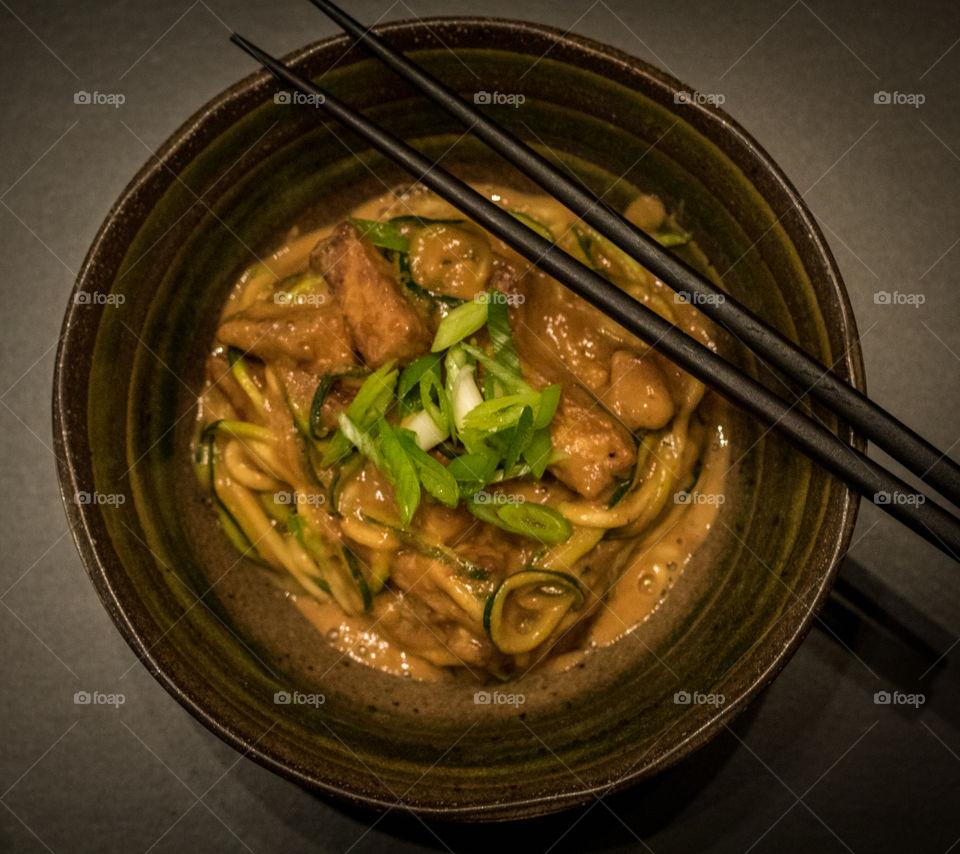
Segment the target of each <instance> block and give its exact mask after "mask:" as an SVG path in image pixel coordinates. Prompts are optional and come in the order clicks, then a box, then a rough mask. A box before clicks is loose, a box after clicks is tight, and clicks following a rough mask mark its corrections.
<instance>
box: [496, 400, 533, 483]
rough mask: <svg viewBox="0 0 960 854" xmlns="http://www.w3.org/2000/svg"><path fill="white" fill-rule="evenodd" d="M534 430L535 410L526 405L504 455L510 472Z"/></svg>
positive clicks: (506, 467) (505, 465) (506, 466)
mask: <svg viewBox="0 0 960 854" xmlns="http://www.w3.org/2000/svg"><path fill="white" fill-rule="evenodd" d="M533 430H534V426H533V410H532V409H531V408H530V407H529V406H525V407H523V412H521V413H520V420H519V421H517V426H516V427H514V429H513V435H512V436H511V438H510V443H509V444H508V445H507V449H506V452H505V453H504V455H503V469H504V471H507V472H509V471H510V470H511V469H512V468H513V467H514V466H515V465H516V464H517V460H518V459H520V454H521V453H523V451H524V450H525V449H526V447H527V445H529V444H530V440H531V439H532V438H533Z"/></svg>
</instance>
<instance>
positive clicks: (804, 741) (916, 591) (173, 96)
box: [0, 0, 960, 854]
mask: <svg viewBox="0 0 960 854" xmlns="http://www.w3.org/2000/svg"><path fill="white" fill-rule="evenodd" d="M348 5H349V6H350V8H351V9H352V10H353V11H354V13H355V14H356V15H357V16H358V17H359V18H360V19H362V20H364V21H367V22H373V21H376V20H379V19H383V20H389V19H396V18H409V17H413V16H428V15H436V14H490V15H497V16H510V17H522V18H526V19H530V20H535V21H541V22H544V23H548V24H551V25H553V26H556V27H559V28H560V29H563V30H566V29H570V30H572V31H575V32H577V33H582V34H584V35H587V36H591V37H593V38H596V39H599V40H601V41H604V42H608V43H610V44H612V45H615V46H617V47H618V48H621V49H622V50H625V51H628V52H630V53H633V54H635V55H637V56H640V57H642V58H644V59H647V60H649V61H650V62H653V63H655V64H657V65H659V66H661V67H663V68H665V69H668V70H669V71H671V72H672V73H673V74H674V75H676V76H677V77H679V78H680V79H681V80H684V81H685V82H687V83H688V84H689V85H690V87H691V88H696V89H697V90H699V91H700V92H704V93H719V94H722V95H723V96H724V97H725V99H726V102H725V105H724V106H725V109H726V110H727V111H728V112H729V113H731V114H732V115H733V116H734V117H735V118H736V119H738V120H739V121H740V122H741V123H742V124H743V125H744V126H745V127H746V128H747V129H748V130H749V131H750V132H751V133H753V134H754V135H755V137H756V138H757V139H758V140H759V141H760V143H761V144H762V145H763V146H765V147H766V148H767V150H768V151H769V152H770V153H771V154H772V155H773V157H774V158H775V159H776V160H777V161H778V162H779V163H780V164H781V166H782V167H783V168H784V170H785V171H786V173H787V174H788V175H789V176H790V178H791V179H792V180H793V182H794V183H795V184H796V186H797V187H798V188H799V189H800V190H801V191H802V192H803V194H804V197H805V199H806V201H807V203H808V204H809V206H810V208H811V209H812V211H813V213H814V214H815V215H816V216H817V218H818V220H819V221H820V224H821V226H822V228H823V230H824V233H825V234H826V236H827V238H828V240H829V242H830V244H831V246H832V247H833V250H834V252H835V254H836V256H837V260H838V262H839V264H840V268H841V270H842V272H843V275H844V277H845V279H846V283H847V288H848V290H849V291H850V296H851V300H852V302H853V306H854V309H855V312H856V317H857V321H858V323H859V327H860V333H861V336H862V346H863V350H864V356H865V360H866V366H867V376H868V381H869V387H870V392H871V394H872V395H873V396H874V397H875V399H876V400H877V401H879V402H880V403H881V404H882V405H884V406H887V407H889V408H891V409H893V410H894V411H895V412H897V413H900V414H901V415H902V416H903V417H905V418H906V419H907V420H908V421H910V422H911V424H912V425H913V426H914V427H916V428H917V429H918V430H920V431H921V432H922V433H924V434H926V435H927V436H928V437H929V438H930V439H931V440H932V441H933V442H934V443H936V444H937V445H938V446H940V447H943V448H946V449H948V450H950V451H951V452H952V454H953V456H954V457H957V456H960V446H958V443H960V438H958V436H960V407H958V400H960V322H958V321H960V310H958V307H957V302H958V295H957V290H956V284H955V283H956V280H957V275H956V272H955V270H956V268H955V265H956V264H957V263H958V262H960V248H958V243H960V193H958V192H957V190H958V187H960V89H958V85H957V83H958V78H960V45H958V41H960V38H958V37H960V6H958V5H957V4H955V3H948V2H940V3H937V2H926V0H918V2H912V3H886V4H884V3H871V2H866V0H862V2H839V3H827V2H824V0H809V2H807V0H794V2H792V3H791V2H790V0H780V2H776V3H764V2H760V1H759V0H752V2H739V3H719V2H718V3H707V2H691V0H669V2H667V1H666V0H651V2H645V3H642V4H640V3H636V2H629V0H596V2H590V0H583V1H582V2H575V3H559V2H546V0H527V2H524V3H516V2H507V0H473V2H465V0H446V2H442V3H440V2H426V0H411V2H410V5H408V4H407V3H406V2H404V0H398V2H395V3H392V4H391V3H389V2H387V0H369V1H368V2H356V3H350V4H348ZM0 25H2V31H0V32H2V35H0V38H2V43H0V44H2V50H0V69H2V79H3V81H4V83H3V86H2V87H0V105H2V106H0V109H2V140H3V143H2V145H3V148H2V158H0V205H2V210H0V223H2V231H0V241H2V246H3V249H2V252H0V269H2V275H0V288H2V295H3V303H2V306H3V308H2V311H3V315H2V317H3V321H2V323H3V334H2V335H0V350H2V353H3V360H2V368H0V404H2V406H0V443H2V447H3V467H2V470H0V471H2V474H0V478H2V489H3V495H4V498H5V500H4V502H3V523H2V526H0V537H2V544H3V545H2V554H3V561H2V566H0V573H2V578H0V593H2V595H0V604H2V605H3V607H2V608H0V638H2V649H3V654H2V656H0V673H2V698H0V712H2V718H0V719H2V722H3V737H2V748H0V790H2V794H0V804H2V807H3V809H0V849H2V850H4V851H16V852H21V851H23V852H28V851H42V850H44V849H46V850H48V851H56V852H65V851H70V852H73V851H78V852H80V851H91V852H103V854H105V852H114V851H117V852H130V851H156V852H162V851H205V852H206V851H254V852H267V851H283V852H286V854H293V853H294V852H297V851H307V850H311V851H312V850H317V851H356V852H362V851H388V850H389V851H423V850H434V849H437V850H447V849H449V850H454V851H469V850H478V851H489V850H491V846H497V847H499V846H503V845H508V846H509V849H508V850H521V848H522V850H529V851H536V852H543V851H587V850H639V849H645V850H652V851H656V852H670V851H684V852H685V851H723V852H728V851H730V852H733V851H739V852H743V851H758V852H759V851H774V852H782V851H804V852H806V851H818V852H821V851H823V852H832V851H843V850H846V851H854V852H862V851H910V852H934V854H941V852H946V851H948V850H951V849H953V850H960V691H958V679H957V674H958V669H960V665H958V659H960V646H956V644H957V642H958V637H957V635H958V633H960V576H958V573H957V567H956V565H953V564H951V562H950V561H948V560H947V559H946V558H944V557H943V556H942V555H940V554H939V553H938V552H937V551H935V550H934V549H933V548H932V547H930V546H928V545H926V544H925V543H924V542H923V541H921V540H920V539H918V538H917V537H915V536H913V535H911V534H909V533H908V532H906V531H905V530H904V529H902V528H900V527H898V526H897V525H896V524H894V523H893V522H892V521H890V520H889V519H888V518H887V517H885V516H884V515H883V514H882V513H880V512H879V511H877V510H876V509H875V508H873V507H872V506H870V505H867V506H865V507H863V508H862V510H861V514H860V519H859V522H858V524H857V530H856V534H855V539H854V545H853V548H852V549H851V551H850V555H849V557H848V561H847V564H846V565H845V566H844V569H843V574H842V578H843V579H844V582H845V586H844V589H843V591H842V592H843V594H844V595H843V596H835V598H834V599H833V600H832V601H831V603H830V605H829V606H828V608H827V610H826V611H825V612H824V614H823V616H822V618H821V620H820V621H819V622H818V623H817V626H816V628H815V629H814V631H812V632H811V634H810V636H809V637H808V639H807V640H806V641H805V643H804V644H803V646H802V648H801V649H800V651H799V652H798V653H797V655H796V656H795V657H794V658H793V659H792V661H791V662H790V663H789V665H788V666H787V668H786V670H785V671H784V673H783V674H782V676H781V677H780V678H779V679H778V680H777V681H776V682H775V683H774V685H773V686H772V687H771V688H770V689H769V690H768V691H767V692H766V693H765V694H764V695H763V696H762V698H761V699H760V700H759V701H758V702H757V703H756V704H755V705H754V706H753V707H752V708H751V709H750V710H749V711H748V712H747V713H746V714H745V715H743V716H742V717H741V718H739V719H738V720H737V721H736V722H735V723H734V725H733V726H731V727H730V728H729V729H728V730H727V731H725V732H723V733H722V734H721V735H720V736H719V737H718V738H717V739H716V740H715V741H713V742H712V743H711V744H710V745H708V746H707V747H706V748H704V749H703V750H701V751H700V752H699V753H698V754H696V755H695V756H694V757H692V758H691V759H689V760H688V761H686V762H684V763H682V764H681V765H679V766H678V767H675V768H674V769H672V770H670V771H668V772H667V773H665V774H663V775H661V776H660V777H659V778H657V779H656V780H653V781H651V782H648V783H645V784H643V785H641V786H638V787H635V788H633V789H630V790H628V791H627V792H625V793H622V794H619V795H617V796H615V797H613V798H611V799H609V800H608V801H605V802H602V803H599V802H598V803H594V804H593V805H591V806H590V807H589V808H587V809H583V810H579V811H575V812H569V813H564V814H561V815H558V816H553V817H549V818H546V819H540V820H535V821H530V822H525V823H523V824H520V825H515V826H512V827H509V828H505V827H497V826H490V827H458V826H455V825H444V824H432V825H430V826H429V827H428V826H427V825H425V824H423V823H420V822H418V821H416V820H414V819H411V818H409V817H408V816H407V817H405V816H404V815H403V813H402V810H395V811H393V812H391V813H389V814H388V815H387V816H386V817H383V818H380V819H377V818H376V817H372V816H370V815H367V814H364V813H358V812H354V811H350V810H344V809H342V808H341V807H339V806H337V805H335V804H333V803H330V802H327V801H324V800H321V799H318V798H316V797H314V796H312V795H310V794H308V793H306V792H304V791H301V790H300V789H298V788H296V787H295V786H293V785H291V784H290V783H287V782H285V781H283V780H281V779H280V778H278V777H275V776H273V775H272V774H271V773H270V772H268V771H266V770H264V769H262V768H260V767H259V766H257V765H255V764H254V763H252V762H250V761H248V760H245V759H242V758H241V757H240V756H239V755H238V754H236V753H234V752H233V751H232V750H231V749H230V748H228V747H227V746H226V745H224V744H223V743H221V742H220V741H219V740H218V739H217V738H216V737H215V736H213V735H212V734H210V733H209V732H208V731H207V730H205V729H204V728H203V727H202V726H200V725H199V724H198V723H196V722H195V721H194V720H193V719H192V718H191V717H190V715H188V714H187V712H185V711H184V710H183V709H182V708H181V707H180V706H179V705H178V704H177V703H176V702H175V701H174V700H173V699H172V698H171V697H169V696H168V695H167V694H166V693H165V692H164V691H163V690H162V689H161V688H160V686H159V685H158V684H157V683H156V682H154V680H153V679H152V678H151V677H150V676H149V675H148V674H147V672H146V670H145V669H144V668H143V667H141V666H140V665H139V664H138V663H137V661H136V659H135V657H134V655H133V653H132V652H131V651H130V649H129V648H128V647H127V646H126V644H125V643H124V642H123V640H122V639H121V638H120V635H119V634H118V633H117V631H116V630H115V629H114V627H113V625H112V624H111V622H110V619H109V618H108V617H107V615H106V613H105V611H104V610H103V608H102V607H101V605H100V603H99V601H98V599H97V597H96V595H95V593H94V590H93V587H92V586H91V584H90V583H89V581H88V580H87V578H86V575H85V574H84V571H83V567H82V565H81V563H80V559H79V557H78V555H77V553H76V550H75V548H74V545H73V542H72V540H71V538H70V536H69V535H68V532H67V527H66V523H65V519H64V514H63V511H62V508H61V506H60V499H59V497H58V491H57V483H56V475H55V467H54V457H53V453H52V450H51V428H50V385H51V374H52V366H53V357H54V351H55V347H56V343H57V335H58V332H59V327H60V318H61V316H62V313H63V310H64V308H65V305H66V300H67V294H68V293H69V290H70V288H71V285H72V283H73V280H74V277H75V274H76V271H77V269H78V267H79V265H80V264H81V262H82V259H83V256H84V254H85V252H86V249H87V247H88V245H89V244H90V242H91V240H92V238H93V236H94V234H95V232H96V229H97V228H98V226H99V225H100V222H101V221H102V220H103V217H104V216H105V214H106V213H107V211H108V209H109V207H110V205H111V203H112V202H113V200H114V199H115V198H116V197H117V196H118V194H119V193H120V191H121V190H122V189H123V187H124V185H125V184H126V183H127V181H128V180H129V178H130V177H131V176H132V175H133V174H134V172H136V170H137V169H138V168H139V167H140V165H141V164H142V163H143V162H144V161H145V160H146V159H147V158H148V157H149V156H150V151H148V150H147V147H149V148H151V149H152V148H155V147H156V146H158V145H159V144H160V143H161V142H162V141H163V140H164V139H165V138H166V137H167V136H168V135H169V134H170V133H171V132H172V131H173V130H174V129H175V128H176V127H177V126H178V125H179V124H180V123H181V122H182V121H183V120H184V119H185V118H186V117H187V116H189V115H190V114H191V113H192V112H193V111H194V110H196V109H197V108H198V107H199V106H200V105H202V104H203V103H204V102H205V101H206V100H208V99H209V98H210V97H212V96H213V95H214V94H216V93H217V92H219V91H220V90H221V89H223V88H224V87H226V86H227V85H229V84H230V83H232V82H234V81H235V80H237V79H238V78H239V77H241V76H243V75H245V74H247V73H248V72H249V71H250V70H251V67H252V66H251V65H250V63H249V62H248V60H246V59H245V58H244V57H242V56H240V55H239V53H238V52H237V50H236V49H235V48H233V47H231V46H230V45H229V44H228V42H227V40H226V37H227V34H228V30H230V29H238V30H241V31H243V32H245V33H246V34H248V35H250V36H252V37H253V38H255V39H258V40H260V41H262V42H263V43H264V44H265V46H267V47H268V48H272V49H273V50H274V51H275V52H285V51H287V50H291V49H293V48H295V47H298V46H300V45H301V44H303V43H305V42H308V41H312V40H315V39H319V38H323V37H326V36H328V35H331V34H333V32H334V28H333V27H332V25H331V24H329V23H328V22H327V21H326V20H325V19H324V18H323V17H322V16H321V15H320V14H319V13H316V12H315V11H314V10H313V9H312V7H310V6H309V4H307V3H306V2H302V0H297V2H294V0H279V2H276V0H275V2H270V3H263V2H259V3H258V2H239V0H238V2H228V0H196V2H191V0H179V2H174V0H165V2H154V3H147V2H140V3H129V2H111V3H94V2H74V3H57V2H36V3H28V2H26V0H0ZM81 90H85V91H100V92H110V93H121V94H123V95H124V98H125V102H124V103H123V105H122V106H121V107H119V108H113V107H109V106H103V107H95V106H87V105H82V104H75V103H74V93H75V92H78V91H81ZM881 90H883V91H889V92H899V93H902V94H913V95H922V96H923V99H924V103H922V104H921V105H919V106H917V105H915V104H908V103H904V104H896V103H892V104H882V103H881V104H876V103H874V93H875V92H877V91H881ZM912 100H913V101H914V102H916V101H917V100H919V99H918V98H914V99H912ZM881 291H886V292H889V293H893V292H895V291H896V292H899V293H901V294H907V295H920V296H922V297H923V300H922V304H921V305H916V303H918V302H921V300H919V299H913V300H912V301H911V302H908V303H901V304H893V303H891V304H883V303H882V302H877V301H876V299H875V297H876V295H877V294H878V293H879V292H881ZM874 455H875V456H876V457H877V458H878V459H881V460H883V459H884V457H883V455H882V454H876V453H875V452H874ZM862 594H866V596H865V597H863V595H862ZM877 606H878V607H877ZM875 608H876V610H875ZM891 618H895V619H896V620H897V621H898V623H899V625H895V624H893V623H892V622H891ZM915 636H916V637H915ZM921 641H923V642H921ZM948 656H949V657H948ZM81 690H100V691H105V692H120V693H122V694H123V696H124V703H123V705H122V706H121V707H120V708H119V710H117V709H113V708H108V707H104V706H82V705H76V704H75V703H74V700H73V695H74V693H75V692H77V691H81ZM884 690H887V691H894V690H898V691H902V692H904V693H908V694H909V693H921V694H923V695H924V699H925V702H924V703H923V705H922V706H920V707H919V708H918V709H915V708H912V707H910V706H903V705H900V706H894V705H878V704H877V703H875V702H874V694H875V693H876V692H878V691H884Z"/></svg>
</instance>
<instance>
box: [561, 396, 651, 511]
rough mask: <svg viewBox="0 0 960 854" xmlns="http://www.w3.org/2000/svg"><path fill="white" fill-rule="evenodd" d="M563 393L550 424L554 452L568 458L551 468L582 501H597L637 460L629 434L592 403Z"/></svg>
mask: <svg viewBox="0 0 960 854" xmlns="http://www.w3.org/2000/svg"><path fill="white" fill-rule="evenodd" d="M568 391H569V390H568V389H564V393H563V396H562V397H561V399H560V405H559V406H558V407H557V413H556V415H554V417H553V421H552V422H551V423H550V438H551V439H552V441H553V447H554V449H555V450H558V451H563V452H564V453H566V454H567V458H566V459H564V460H561V461H560V462H558V463H554V464H553V465H551V466H550V471H551V472H552V473H553V475H554V477H556V478H557V479H558V480H560V481H561V482H563V483H565V484H566V485H567V486H569V487H570V488H571V489H575V490H576V491H577V492H579V493H580V494H581V495H582V496H584V498H596V497H598V496H599V495H602V494H603V493H604V492H605V491H606V490H608V489H609V488H610V487H612V486H613V482H614V478H615V477H618V476H623V475H625V474H626V473H627V472H628V471H629V470H630V467H631V466H633V465H634V463H635V462H636V459H637V452H636V447H635V444H634V441H633V439H632V437H631V436H630V434H629V433H628V432H627V431H626V430H625V429H624V428H623V427H622V426H621V425H620V424H618V423H617V422H616V421H615V420H614V419H613V418H611V417H610V415H609V414H608V413H607V412H604V410H603V409H601V408H600V407H599V406H597V405H596V404H595V403H592V402H588V401H586V400H577V399H572V398H571V395H570V394H569V393H568Z"/></svg>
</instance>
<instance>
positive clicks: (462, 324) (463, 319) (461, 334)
mask: <svg viewBox="0 0 960 854" xmlns="http://www.w3.org/2000/svg"><path fill="white" fill-rule="evenodd" d="M487 308H488V306H487V304H486V303H485V302H477V301H471V302H465V303H464V304H463V305H460V306H457V307H456V308H455V309H454V310H453V311H451V312H450V313H449V314H448V315H447V316H446V317H445V318H443V320H441V321H440V325H439V326H438V327H437V334H436V336H435V337H434V339H433V346H432V347H431V348H430V352H431V353H439V352H440V351H441V350H446V349H448V348H449V347H452V346H453V345H454V344H456V343H458V342H460V341H462V340H463V339H464V338H466V337H468V336H470V335H473V333H474V332H476V331H478V330H479V329H480V327H482V326H483V325H484V324H485V323H486V322H487Z"/></svg>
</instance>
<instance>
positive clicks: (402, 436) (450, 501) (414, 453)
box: [397, 430, 460, 507]
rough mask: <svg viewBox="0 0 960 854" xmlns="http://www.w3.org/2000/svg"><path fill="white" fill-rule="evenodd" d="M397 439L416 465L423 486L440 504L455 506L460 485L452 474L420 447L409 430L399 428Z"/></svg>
mask: <svg viewBox="0 0 960 854" xmlns="http://www.w3.org/2000/svg"><path fill="white" fill-rule="evenodd" d="M397 439H398V440H399V442H400V445H401V446H402V447H403V450H404V451H406V453H407V456H408V457H409V458H410V461H411V462H412V463H413V465H414V466H415V467H416V469H417V474H418V475H419V477H420V482H421V483H422V484H423V488H424V489H426V490H427V492H429V493H430V494H431V495H432V496H433V497H434V498H436V499H437V501H439V502H440V503H441V504H446V505H447V507H456V506H457V504H458V503H459V502H460V487H459V486H458V485H457V481H456V479H455V478H454V476H453V475H452V474H450V472H448V471H447V469H446V468H445V467H444V466H443V465H442V464H441V463H439V462H437V460H435V459H434V458H433V457H431V456H430V454H428V453H427V452H426V451H424V450H422V449H421V448H420V446H419V445H418V444H417V440H416V437H415V436H414V434H413V433H411V432H410V431H409V430H399V431H398V432H397Z"/></svg>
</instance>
